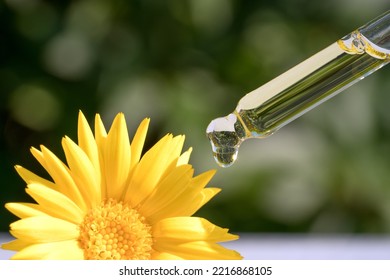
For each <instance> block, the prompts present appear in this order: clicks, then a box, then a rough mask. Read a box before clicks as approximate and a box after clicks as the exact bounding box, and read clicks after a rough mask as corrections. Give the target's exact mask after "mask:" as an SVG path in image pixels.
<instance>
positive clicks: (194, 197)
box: [147, 170, 220, 224]
mask: <svg viewBox="0 0 390 280" xmlns="http://www.w3.org/2000/svg"><path fill="white" fill-rule="evenodd" d="M214 174H215V170H209V171H207V172H204V173H202V174H200V175H198V176H196V177H194V178H192V180H191V182H190V184H189V186H187V187H185V188H183V192H182V193H181V194H180V195H178V196H177V197H176V199H175V200H174V201H172V202H171V203H170V204H169V205H166V207H165V208H162V209H160V210H159V211H158V212H155V213H153V214H152V215H149V216H148V217H147V218H148V221H149V222H150V223H152V224H153V223H155V222H156V221H158V220H161V219H164V218H168V217H173V216H191V215H192V214H194V213H195V212H196V211H197V210H198V209H199V208H200V207H201V206H203V205H204V204H205V203H206V202H207V201H209V200H210V199H211V198H212V197H213V196H214V195H216V194H217V193H218V192H219V191H220V189H216V188H206V189H204V187H205V186H206V185H207V183H208V182H209V181H210V180H211V178H212V177H213V175H214Z"/></svg>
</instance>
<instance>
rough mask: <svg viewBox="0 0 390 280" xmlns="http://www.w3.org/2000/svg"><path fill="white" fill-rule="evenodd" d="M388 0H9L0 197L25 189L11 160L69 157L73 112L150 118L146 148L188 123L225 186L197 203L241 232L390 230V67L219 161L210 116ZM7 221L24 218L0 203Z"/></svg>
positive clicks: (1, 37)
mask: <svg viewBox="0 0 390 280" xmlns="http://www.w3.org/2000/svg"><path fill="white" fill-rule="evenodd" d="M388 8H389V4H388V1H387V0H386V1H385V0H376V1H369V0H366V1H363V0H360V1H352V0H345V1H336V0H329V1H312V0H291V1H287V0H273V1H245V0H244V1H238V0H168V1H159V0H157V1H151V0H143V1H141V0H138V1H128V0H113V1H104V0H87V1H43V0H6V1H2V2H0V101H1V102H0V131H1V136H0V176H1V186H0V188H1V189H0V204H1V205H4V203H5V202H8V201H28V200H29V198H28V196H27V195H26V194H25V192H24V187H25V185H24V182H23V181H22V180H21V179H20V178H19V177H18V176H17V174H16V172H15V171H14V169H13V166H14V165H15V164H20V165H23V166H24V167H26V168H28V169H30V170H32V171H34V172H36V173H38V174H40V175H42V176H46V177H47V175H45V173H44V172H43V170H42V168H41V167H40V166H39V164H38V163H37V162H35V160H34V159H33V157H32V155H31V154H30V153H29V148H30V147H31V146H35V147H37V146H39V145H40V144H44V145H45V146H47V147H48V148H49V149H51V150H52V151H53V152H55V153H56V154H57V155H59V156H60V157H61V158H64V157H63V153H62V151H61V144H60V142H61V137H62V136H64V135H68V136H70V137H71V138H72V139H76V129H77V114H78V111H79V110H82V111H83V112H84V114H85V115H86V116H87V118H88V120H89V121H90V122H91V124H92V123H93V117H94V114H95V113H100V114H101V115H102V118H103V120H104V122H105V123H106V126H109V125H110V123H111V121H112V119H113V117H114V116H115V115H116V113H118V112H124V113H125V115H126V118H127V121H128V127H129V130H130V133H133V132H134V129H135V127H136V126H137V125H138V123H139V122H140V120H142V119H143V118H144V117H151V119H152V122H151V129H150V132H149V135H148V143H147V146H150V145H152V144H153V143H154V142H155V141H156V140H157V139H158V138H160V137H161V136H163V135H165V134H166V133H168V132H171V133H173V134H175V135H177V134H185V135H186V148H188V147H190V146H191V147H193V148H194V151H193V154H192V158H191V163H192V164H193V165H194V167H195V170H196V173H197V174H199V173H201V172H203V171H206V170H208V169H211V168H216V169H218V172H217V174H216V176H215V177H214V179H213V181H212V182H211V184H210V185H213V186H218V187H221V188H222V189H223V191H222V192H221V193H220V194H219V195H218V196H217V197H216V198H214V199H213V200H212V201H211V202H210V203H209V204H207V205H206V206H205V207H204V208H203V209H202V210H201V211H200V213H198V214H199V215H202V216H205V217H207V218H208V219H210V220H211V221H213V222H215V223H216V224H219V225H221V226H224V227H229V228H230V229H231V230H232V231H233V232H287V233H292V232H313V233H314V232H319V233H388V232H390V185H389V183H390V172H389V171H390V156H389V155H390V110H389V109H388V108H389V106H390V79H389V78H388V77H389V74H390V67H385V68H384V69H382V70H381V71H379V72H378V73H375V74H374V75H372V76H370V77H368V78H366V79H365V80H364V81H362V82H360V83H358V84H357V85H355V86H353V87H352V88H350V89H348V90H347V91H345V92H343V93H342V94H340V95H339V96H337V97H335V98H333V99H332V100H330V101H328V102H326V103H325V104H323V105H321V106H320V107H318V108H316V109H315V110H313V111H311V112H309V113H307V114H306V115H305V116H302V117H301V118H299V119H298V120H296V121H294V122H293V123H291V124H289V125H288V126H287V127H285V128H283V129H282V130H280V131H279V132H277V133H276V134H275V135H273V136H271V137H269V138H267V139H264V140H250V141H247V142H245V143H244V144H243V145H242V148H241V151H240V154H239V159H238V161H237V163H236V164H235V165H234V166H232V167H230V168H228V169H221V168H219V167H218V166H217V165H216V164H215V162H214V160H213V158H212V155H211V149H210V145H209V143H208V140H207V138H206V136H205V129H206V127H207V125H208V123H209V122H210V121H211V120H212V119H214V118H216V117H220V116H225V115H227V114H228V113H230V112H232V111H233V109H234V108H235V106H236V103H237V101H238V100H239V99H240V98H241V97H242V96H243V95H244V94H245V93H247V92H249V91H251V90H253V89H255V88H257V87H258V86H260V85H261V84H263V83H265V82H267V81H269V80H270V79H272V78H273V77H275V76H277V75H279V74H281V73H282V72H284V71H286V70H287V69H289V68H290V67H292V66H294V65H295V64H297V63H299V62H300V61H302V60H304V59H306V58H307V57H309V56H310V55H312V54H314V53H316V52H317V51H319V50H321V49H322V48H324V47H326V46H328V45H329V44H331V43H333V42H334V41H336V40H337V39H339V38H341V37H342V36H344V35H346V34H348V33H349V32H351V31H352V30H354V29H355V28H357V27H359V26H361V25H363V24H365V23H366V22H368V21H369V20H371V19H373V18H374V17H376V16H378V15H380V14H381V13H383V12H385V11H386V10H387V9H388ZM0 217H1V219H0V230H1V231H6V230H8V225H9V223H10V222H11V221H13V220H15V217H13V216H12V215H11V214H9V213H8V212H7V211H6V210H5V209H4V208H3V207H1V208H0Z"/></svg>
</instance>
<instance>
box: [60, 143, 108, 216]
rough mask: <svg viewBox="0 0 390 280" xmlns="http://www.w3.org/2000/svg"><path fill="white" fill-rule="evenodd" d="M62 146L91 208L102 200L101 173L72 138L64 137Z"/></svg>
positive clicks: (85, 199)
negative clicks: (97, 171) (97, 172)
mask: <svg viewBox="0 0 390 280" xmlns="http://www.w3.org/2000/svg"><path fill="white" fill-rule="evenodd" d="M62 147H63V149H64V152H65V156H66V160H67V162H68V165H69V168H70V174H71V176H72V178H73V180H74V182H75V183H76V184H77V186H78V189H79V190H80V192H81V194H82V196H83V200H84V201H85V202H86V203H87V206H88V207H89V208H91V207H94V206H96V205H98V204H99V203H100V202H101V192H100V175H99V174H96V169H95V167H94V166H93V164H92V163H91V161H90V160H89V158H88V156H87V155H86V154H85V153H84V151H83V150H82V149H81V148H80V147H79V146H77V145H76V143H74V142H73V141H72V140H71V139H70V138H68V137H64V138H63V139H62ZM99 173H100V171H99Z"/></svg>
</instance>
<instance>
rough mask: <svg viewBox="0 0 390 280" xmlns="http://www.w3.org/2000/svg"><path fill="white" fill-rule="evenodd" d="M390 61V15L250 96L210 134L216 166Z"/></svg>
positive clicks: (215, 122) (215, 124)
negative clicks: (247, 144)
mask: <svg viewBox="0 0 390 280" xmlns="http://www.w3.org/2000/svg"><path fill="white" fill-rule="evenodd" d="M389 61H390V11H387V12H386V13H384V14H383V15H381V16H379V17H378V18H376V19H374V20H372V21H370V22H369V23H367V24H366V25H364V26H362V27H360V28H358V29H357V30H355V31H353V32H351V33H350V34H348V35H347V36H345V37H343V38H341V39H340V40H338V41H337V42H335V43H333V44H331V45H330V46H329V47H327V48H325V49H323V50H322V51H320V52H318V53H317V54H315V55H313V56H312V57H310V58H308V59H307V60H305V61H303V62H302V63H300V64H298V65H297V66H295V67H293V68H291V69H290V70H288V71H287V72H285V73H283V74H282V75H280V76H278V77H276V78H275V79H273V80H271V81H270V82H268V83H266V84H264V85H263V86H261V87H259V88H257V89H255V90H253V91H252V92H250V93H248V94H247V95H245V96H244V97H243V98H241V99H240V101H239V102H238V104H237V107H236V109H235V110H234V112H233V113H231V114H229V115H228V116H226V117H222V118H217V119H214V120H213V121H211V122H210V124H209V126H208V127H207V130H206V133H207V136H208V138H209V139H210V142H211V146H212V151H213V155H214V158H215V160H216V162H217V163H218V164H219V165H220V166H222V167H228V166H230V165H232V164H233V163H234V161H235V160H236V158H237V155H238V149H239V147H240V145H241V143H242V142H243V141H245V140H246V139H249V138H264V137H267V136H269V135H271V134H273V133H274V132H275V131H277V130H278V129H279V128H281V127H283V126H284V125H286V124H288V123H289V122H291V121H293V120H295V119H296V118H298V117H299V116H301V115H303V114H305V113H306V112H308V111H309V110H311V109H313V108H314V107H316V106H318V105H319V104H321V103H322V102H324V101H326V100H328V99H329V98H331V97H333V96H335V95H336V94H338V93H339V92H341V91H343V90H344V89H346V88H348V87H350V86H351V85H353V84H354V83H356V82H358V81H360V80H362V79H363V78H364V77H367V76H368V75H370V74H371V73H373V72H375V71H376V70H378V69H380V68H381V67H383V66H384V65H386V64H387V63H388V62H389Z"/></svg>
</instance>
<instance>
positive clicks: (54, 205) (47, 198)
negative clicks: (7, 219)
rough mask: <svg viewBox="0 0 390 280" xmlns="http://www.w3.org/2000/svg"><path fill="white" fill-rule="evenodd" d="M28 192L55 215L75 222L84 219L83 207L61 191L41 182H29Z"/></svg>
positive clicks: (47, 211)
mask: <svg viewBox="0 0 390 280" xmlns="http://www.w3.org/2000/svg"><path fill="white" fill-rule="evenodd" d="M26 192H27V193H28V194H29V195H30V196H31V197H32V198H34V200H35V201H36V202H38V204H39V205H40V206H42V208H43V209H45V212H46V213H48V214H49V215H51V216H53V217H56V218H60V219H63V220H67V221H69V222H71V223H74V224H79V223H81V221H82V220H83V217H84V214H83V212H82V211H81V209H80V208H79V207H78V206H77V205H76V204H75V203H74V202H73V201H72V200H70V199H69V198H68V197H67V196H65V195H63V194H62V193H60V192H57V191H55V190H52V189H49V188H47V187H45V186H42V185H40V184H29V185H28V189H27V190H26Z"/></svg>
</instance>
